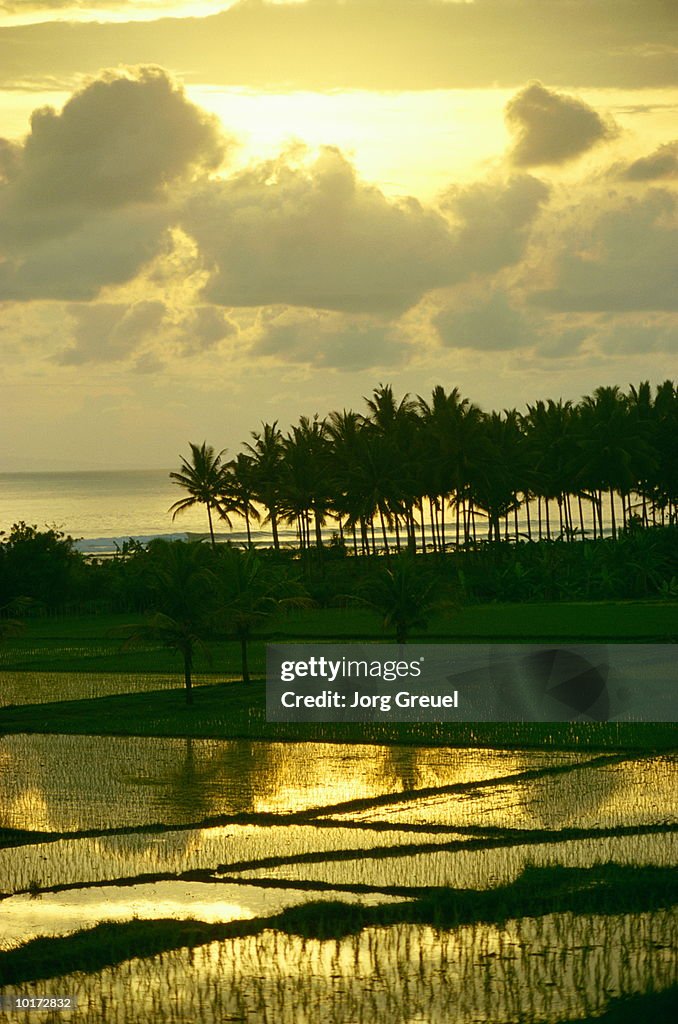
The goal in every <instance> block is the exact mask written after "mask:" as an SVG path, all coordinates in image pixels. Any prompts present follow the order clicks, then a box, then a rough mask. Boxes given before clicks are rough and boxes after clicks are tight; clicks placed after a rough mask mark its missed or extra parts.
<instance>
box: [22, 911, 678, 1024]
mask: <svg viewBox="0 0 678 1024" xmlns="http://www.w3.org/2000/svg"><path fill="white" fill-rule="evenodd" d="M677 941H678V933H677V928H676V919H675V917H674V916H673V915H671V914H669V913H668V912H659V913H656V914H633V915H623V916H622V915H617V916H610V917H602V916H601V917H598V916H588V917H574V916H572V915H570V914H558V915H550V916H547V917H544V918H536V919H529V918H528V919H523V920H520V921H508V922H507V923H506V925H504V926H497V925H487V924H479V925H472V926H471V925H469V926H464V927H460V928H456V929H452V930H450V931H443V932H439V931H436V930H434V929H432V928H430V927H424V926H413V925H395V926H392V927H389V928H381V929H367V930H366V931H364V932H361V933H360V934H359V935H355V936H350V937H348V938H345V939H341V940H339V941H335V940H333V941H327V942H321V941H318V940H303V939H299V938H297V937H292V936H288V935H285V934H280V933H277V932H265V933H264V934H262V935H256V936H253V937H248V938H241V939H231V940H227V941H225V942H214V943H211V944H210V945H207V946H203V947H200V948H198V949H194V950H193V951H191V952H190V953H188V952H187V951H178V952H174V953H165V954H163V955H162V956H159V957H153V958H150V959H148V960H144V961H139V960H132V961H129V962H127V963H124V964H122V965H121V966H120V967H117V968H114V969H107V970H104V971H101V972H98V973H96V974H92V975H82V974H80V975H73V976H71V977H66V978H61V979H60V981H59V985H60V991H61V990H63V991H64V992H66V991H69V992H75V993H77V995H78V999H79V1002H80V1006H81V1007H82V1009H81V1011H78V1013H77V1014H73V1015H71V1016H70V1018H66V1017H65V1018H64V1019H70V1020H78V1021H84V1020H87V1021H88V1022H96V1024H99V1022H103V1021H104V1020H105V1021H106V1024H123V1022H125V1024H126V1022H128V1021H132V1020H134V1021H138V1022H142V1024H145V1022H149V1024H150V1022H151V1021H153V1022H155V1021H167V1022H169V1024H179V1022H181V1024H187V1022H190V1021H195V1022H196V1024H197V1022H201V1024H203V1022H204V1024H212V1022H215V1024H216V1022H221V1021H225V1020H237V1021H244V1022H245V1024H349V1022H362V1021H371V1022H373V1024H406V1022H412V1021H425V1022H426V1024H450V1022H452V1021H454V1022H455V1024H457V1022H458V1024H467V1022H468V1024H471V1022H477V1021H487V1022H488V1024H513V1022H515V1021H518V1020H529V1021H532V1020H538V1021H543V1022H555V1021H558V1020H562V1019H568V1018H570V1017H576V1018H578V1017H580V1016H587V1015H591V1014H595V1013H599V1012H600V1011H601V1010H602V1009H603V1007H604V1006H605V1004H606V1003H607V1002H608V1000H609V999H610V998H612V997H613V996H618V995H628V994H632V993H636V992H643V991H647V990H649V989H652V988H654V989H657V990H661V989H663V988H666V987H668V986H669V985H670V984H672V983H675V982H676V979H677V971H676V962H675V958H674V956H673V950H674V949H675V946H676V942H677ZM53 991H54V983H53V982H52V983H51V984H50V983H37V984H33V985H23V986H22V992H25V993H26V994H28V995H32V994H43V993H46V992H53ZM7 1019H8V1021H9V1024H19V1017H18V1015H17V1016H12V1015H9V1016H8V1018H7ZM22 1020H23V1018H22Z"/></svg>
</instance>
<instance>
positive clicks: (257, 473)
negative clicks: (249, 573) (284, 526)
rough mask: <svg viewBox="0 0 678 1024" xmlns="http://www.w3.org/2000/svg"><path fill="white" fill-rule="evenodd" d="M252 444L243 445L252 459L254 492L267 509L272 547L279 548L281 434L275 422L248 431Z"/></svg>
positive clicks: (281, 469)
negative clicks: (250, 433) (259, 429)
mask: <svg viewBox="0 0 678 1024" xmlns="http://www.w3.org/2000/svg"><path fill="white" fill-rule="evenodd" d="M252 439H253V441H254V444H249V443H247V444H245V448H246V449H247V451H248V452H249V454H250V456H251V458H252V473H253V480H254V486H255V489H256V494H257V497H258V499H259V501H260V502H261V503H262V505H264V506H265V508H266V509H267V511H268V521H269V522H270V524H271V532H272V534H273V547H274V548H275V550H276V551H278V550H279V548H280V540H279V537H278V517H279V514H280V496H281V486H282V473H283V455H284V450H283V436H282V433H281V431H280V429H279V428H278V421H277V420H275V421H274V422H273V423H262V430H261V431H257V430H253V431H252Z"/></svg>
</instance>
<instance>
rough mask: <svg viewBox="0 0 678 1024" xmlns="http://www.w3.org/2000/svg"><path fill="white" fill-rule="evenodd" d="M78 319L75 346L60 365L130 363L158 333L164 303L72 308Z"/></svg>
mask: <svg viewBox="0 0 678 1024" xmlns="http://www.w3.org/2000/svg"><path fill="white" fill-rule="evenodd" d="M70 312H71V314H72V315H73V317H74V318H75V328H74V331H73V345H72V346H71V347H70V348H68V349H66V350H65V351H63V352H62V353H60V355H59V356H58V359H57V362H59V363H62V364H64V365H68V366H79V365H81V364H82V363H89V362H97V363H109V362H116V361H118V360H121V359H126V358H127V357H128V356H130V355H131V354H132V353H133V352H134V351H135V349H136V348H137V347H138V346H139V344H140V343H142V342H143V341H144V340H145V339H146V338H148V337H150V336H151V335H152V334H153V333H154V332H155V331H157V330H158V328H159V326H160V324H161V323H162V320H163V317H164V316H165V306H164V304H163V303H162V302H149V301H146V302H136V303H132V304H127V303H117V302H94V303H89V304H86V305H78V306H71V308H70Z"/></svg>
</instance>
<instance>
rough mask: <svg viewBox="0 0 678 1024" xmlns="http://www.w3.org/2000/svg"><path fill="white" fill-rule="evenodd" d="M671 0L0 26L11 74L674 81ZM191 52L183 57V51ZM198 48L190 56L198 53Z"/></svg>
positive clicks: (238, 12)
mask: <svg viewBox="0 0 678 1024" xmlns="http://www.w3.org/2000/svg"><path fill="white" fill-rule="evenodd" d="M677 31H678V21H677V19H676V16H675V3H674V0H642V2H640V0H475V2H474V3H453V2H443V0H414V2H412V0H370V2H366V0H349V2H344V0H322V2H318V3H315V2H311V3H302V4H274V3H260V2H255V3H250V2H242V3H239V4H236V5H235V6H233V7H232V8H231V9H229V10H226V11H224V12H222V13H220V14H217V15H214V16H212V17H206V18H165V19H162V20H159V21H154V22H152V23H135V24H115V23H109V24H103V25H97V24H79V25H68V26H67V25H64V24H54V23H52V24H40V25H34V26H24V27H16V28H5V29H4V30H1V31H0V68H2V73H3V75H4V76H6V77H7V79H9V80H16V79H18V78H25V77H34V76H36V75H43V74H55V75H69V74H73V73H74V72H87V73H95V72H96V71H97V69H98V68H100V67H106V66H110V65H114V64H117V63H118V62H120V61H122V62H124V63H126V64H136V63H141V62H148V61H153V62H155V63H158V64H162V65H163V66H165V67H169V68H173V69H175V70H176V71H177V72H184V71H185V70H186V68H187V64H188V65H189V69H190V73H191V77H192V78H193V80H197V81H201V82H207V83H213V84H221V85H236V86H250V87H253V88H267V89H276V88H280V89H285V90H287V89H290V88H292V89H335V88H365V89H432V88H469V87H476V88H477V87H480V88H487V87H490V86H500V87H515V86H516V85H518V84H519V83H520V82H523V81H525V80H526V78H534V79H541V80H548V81H549V82H551V83H552V84H553V85H556V86H560V87H572V86H573V85H575V86H589V87H594V86H597V87H631V88H635V87H661V86H665V85H673V84H675V61H676V54H677V52H678V40H677V38H676V37H677ZM187 54H190V55H191V59H190V61H189V60H187ZM196 54H200V59H199V62H198V63H197V66H196V64H194V61H193V55H196Z"/></svg>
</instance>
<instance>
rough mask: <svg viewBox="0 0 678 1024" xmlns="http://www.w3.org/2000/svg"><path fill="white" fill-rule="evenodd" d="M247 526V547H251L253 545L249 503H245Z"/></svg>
mask: <svg viewBox="0 0 678 1024" xmlns="http://www.w3.org/2000/svg"><path fill="white" fill-rule="evenodd" d="M245 526H246V528H247V547H248V548H251V547H252V531H251V529H250V514H249V510H248V508H247V505H245Z"/></svg>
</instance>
